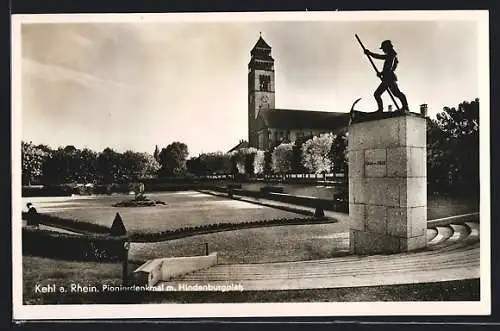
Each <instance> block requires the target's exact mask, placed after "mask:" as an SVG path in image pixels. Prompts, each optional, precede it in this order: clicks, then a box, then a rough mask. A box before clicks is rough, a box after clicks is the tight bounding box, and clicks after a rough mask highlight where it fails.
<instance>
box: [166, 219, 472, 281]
mask: <svg viewBox="0 0 500 331" xmlns="http://www.w3.org/2000/svg"><path fill="white" fill-rule="evenodd" d="M429 230H430V231H427V236H428V238H429V239H428V247H426V248H425V249H420V250H417V251H411V252H405V253H400V254H386V255H382V254H380V255H370V256H353V255H350V256H346V257H340V258H330V259H324V260H312V261H297V262H278V263H255V264H232V265H229V264H228V265H217V266H214V267H211V268H208V269H205V270H202V271H199V272H195V273H193V274H189V275H184V276H182V277H179V278H177V279H175V280H173V281H169V282H165V283H164V284H165V285H175V284H178V283H183V284H193V285H194V284H200V283H206V282H209V283H210V284H213V285H215V284H219V285H224V284H227V283H228V282H231V283H242V285H243V286H244V288H245V289H247V290H251V289H254V290H266V289H269V290H271V289H275V290H278V289H306V288H330V287H352V286H372V285H389V284H408V283H419V282H429V281H446V280H457V279H466V278H477V277H479V244H480V243H479V224H478V223H475V222H464V223H460V224H450V225H448V226H437V227H436V228H435V229H429Z"/></svg>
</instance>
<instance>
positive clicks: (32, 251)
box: [22, 227, 126, 261]
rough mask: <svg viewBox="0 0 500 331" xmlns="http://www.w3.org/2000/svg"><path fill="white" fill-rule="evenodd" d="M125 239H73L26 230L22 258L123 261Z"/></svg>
mask: <svg viewBox="0 0 500 331" xmlns="http://www.w3.org/2000/svg"><path fill="white" fill-rule="evenodd" d="M125 240H126V238H125V237H111V236H107V235H85V236H80V235H73V234H67V233H60V232H55V231H48V230H39V229H35V228H30V227H24V228H23V232H22V246H23V255H34V256H41V257H51V258H56V259H64V260H73V261H121V260H122V259H123V257H124V252H125V250H124V247H123V244H124V242H125Z"/></svg>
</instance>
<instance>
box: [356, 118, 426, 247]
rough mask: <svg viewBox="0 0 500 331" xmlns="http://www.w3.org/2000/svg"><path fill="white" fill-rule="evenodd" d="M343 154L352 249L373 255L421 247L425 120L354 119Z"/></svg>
mask: <svg viewBox="0 0 500 331" xmlns="http://www.w3.org/2000/svg"><path fill="white" fill-rule="evenodd" d="M347 150H348V162H349V218H350V247H351V251H352V252H353V253H354V254H378V253H396V252H403V251H409V250H413V249H417V248H422V247H425V245H426V243H427V240H426V229H427V166H426V120H425V118H423V117H421V116H419V115H417V114H414V113H409V114H396V113H382V114H370V116H367V117H365V118H356V119H353V120H352V122H351V124H350V126H349V136H348V148H347Z"/></svg>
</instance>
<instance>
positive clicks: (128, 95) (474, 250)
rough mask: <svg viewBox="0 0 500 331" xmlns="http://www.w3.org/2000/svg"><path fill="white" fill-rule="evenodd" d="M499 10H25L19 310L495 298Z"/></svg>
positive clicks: (16, 170) (18, 18) (17, 135)
mask: <svg viewBox="0 0 500 331" xmlns="http://www.w3.org/2000/svg"><path fill="white" fill-rule="evenodd" d="M488 23H489V22H488V12H487V11H419V12H411V11H398V12H281V13H275V12H274V13H266V12H262V13H203V14H202V13H199V14H195V13H190V14H98V15H94V14H92V15H88V14H85V15H83V14H57V15H14V16H13V17H12V91H13V99H12V151H13V154H12V165H13V167H12V169H13V170H12V171H13V172H12V179H13V186H12V190H13V198H12V208H13V218H12V239H13V260H12V261H13V294H14V296H13V306H14V318H15V319H21V320H38V319H41V320H47V319H51V320H54V319H56V320H58V319H82V318H86V319H88V318H90V319H102V318H176V317H267V316H361V315H364V316H366V315H488V314H490V309H491V307H490V304H491V279H490V239H489V238H490V214H489V210H490V192H489V187H490V184H489V181H490V179H489V150H490V149H489V144H490V142H489V131H488V130H489V112H490V109H489V44H488V43H489V31H488ZM480 122H481V123H480Z"/></svg>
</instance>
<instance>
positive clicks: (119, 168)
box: [97, 148, 127, 184]
mask: <svg viewBox="0 0 500 331" xmlns="http://www.w3.org/2000/svg"><path fill="white" fill-rule="evenodd" d="M97 173H98V177H99V179H100V180H101V181H102V182H104V183H107V184H110V183H116V182H123V181H125V180H127V176H126V173H125V170H124V167H123V157H122V154H120V153H117V152H115V151H114V150H113V149H111V148H105V149H104V150H103V151H102V152H101V153H100V154H99V156H98V157H97Z"/></svg>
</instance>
